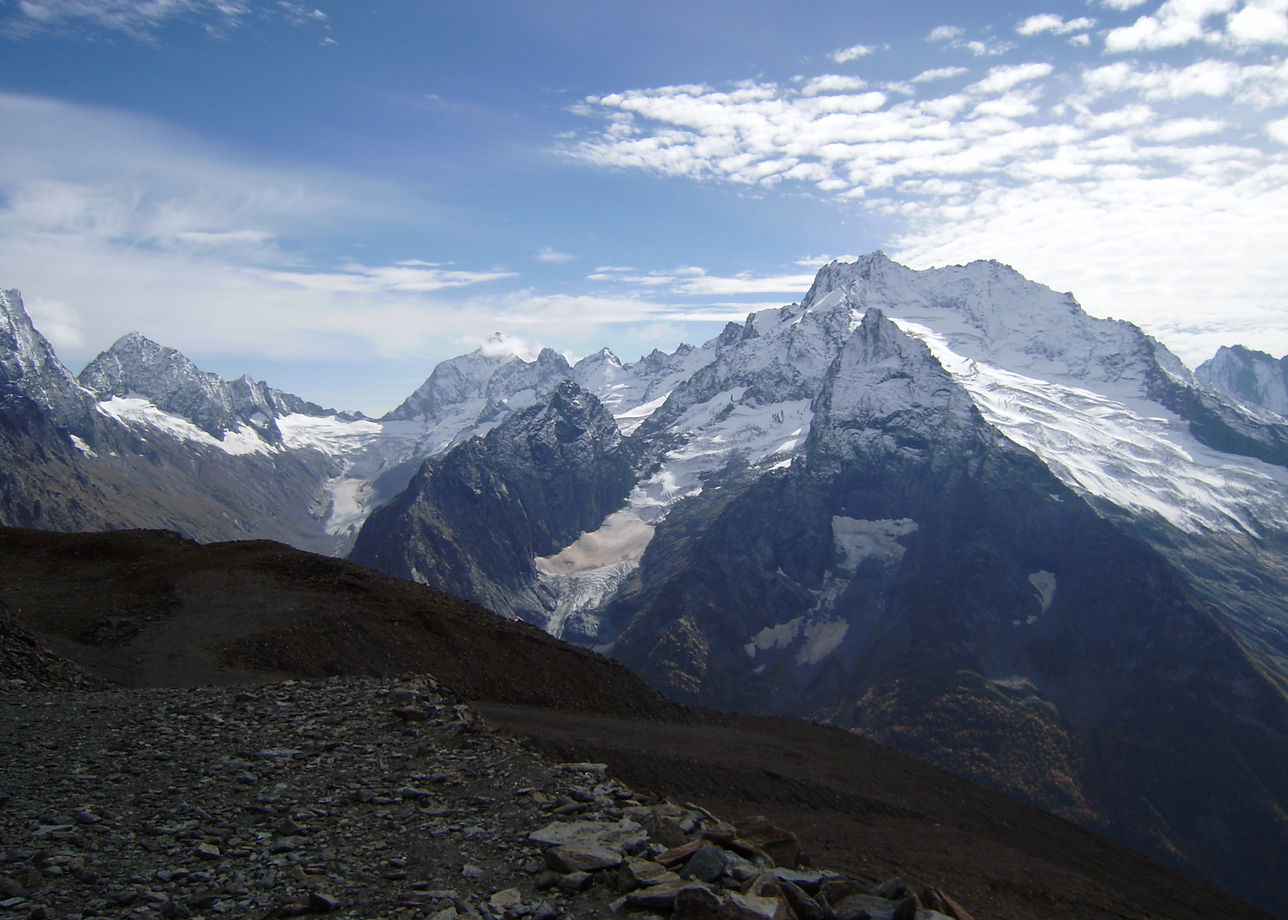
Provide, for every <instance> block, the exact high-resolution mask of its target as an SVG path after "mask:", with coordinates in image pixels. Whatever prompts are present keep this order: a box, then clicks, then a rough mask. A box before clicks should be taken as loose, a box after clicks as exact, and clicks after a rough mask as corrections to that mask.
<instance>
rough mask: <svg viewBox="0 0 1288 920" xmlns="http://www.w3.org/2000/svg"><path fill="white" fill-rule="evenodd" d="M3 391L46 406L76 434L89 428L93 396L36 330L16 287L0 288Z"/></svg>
mask: <svg viewBox="0 0 1288 920" xmlns="http://www.w3.org/2000/svg"><path fill="white" fill-rule="evenodd" d="M5 394H11V395H14V396H21V397H26V398H29V399H32V400H35V401H36V402H37V403H39V404H40V405H43V406H47V407H48V408H49V409H50V410H51V411H52V412H53V414H54V418H55V420H56V421H57V423H58V424H60V425H62V426H64V427H66V428H68V429H71V430H73V431H75V432H77V433H78V434H85V433H86V431H87V430H88V424H89V405H90V403H91V402H92V401H93V400H92V396H91V395H90V394H89V393H88V392H86V391H85V389H84V388H83V387H81V386H80V385H79V384H78V383H77V382H76V379H75V378H74V377H73V376H72V375H71V374H70V373H69V372H68V370H67V369H66V368H65V367H63V364H62V362H61V361H59V360H58V356H57V355H55V354H54V348H53V346H52V345H50V344H49V341H48V340H47V339H46V338H45V337H44V336H43V335H41V334H40V332H38V331H37V330H36V327H35V326H34V325H33V324H32V322H31V317H29V316H28V315H27V310H26V307H25V306H24V305H23V302H22V294H21V292H19V291H16V290H7V291H0V396H3V395H5Z"/></svg>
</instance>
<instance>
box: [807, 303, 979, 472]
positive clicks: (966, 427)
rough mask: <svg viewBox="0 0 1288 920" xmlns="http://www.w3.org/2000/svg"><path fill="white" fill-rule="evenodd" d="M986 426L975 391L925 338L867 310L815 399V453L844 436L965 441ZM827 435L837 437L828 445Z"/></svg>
mask: <svg viewBox="0 0 1288 920" xmlns="http://www.w3.org/2000/svg"><path fill="white" fill-rule="evenodd" d="M982 426H983V420H982V418H980V416H979V413H978V411H977V410H976V408H975V404H974V402H973V400H972V399H971V397H970V394H969V393H967V392H966V390H965V389H963V388H962V386H961V385H960V384H958V383H957V382H956V381H955V380H954V379H953V378H952V375H951V374H949V373H948V371H946V370H945V369H944V367H943V365H941V364H940V363H939V361H938V360H937V359H936V358H935V356H934V355H933V354H932V353H931V351H930V349H929V348H928V347H927V346H926V344H925V343H924V342H922V341H920V340H919V339H915V338H913V337H912V336H910V335H908V334H907V333H905V332H903V331H902V330H901V329H900V328H899V327H898V326H897V325H895V324H894V323H893V322H892V321H891V320H890V319H889V318H888V317H886V315H885V314H884V313H883V312H882V311H881V310H878V309H876V308H872V309H869V310H868V312H867V313H865V314H864V316H863V320H862V321H861V322H860V323H859V326H858V328H857V329H855V330H854V333H853V334H852V335H851V336H850V337H849V339H848V340H847V341H846V343H845V345H844V346H843V347H842V348H841V351H840V354H838V355H837V357H836V360H835V361H834V362H833V363H832V366H831V367H830V368H829V370H828V374H827V379H826V382H825V384H824V386H823V388H822V390H821V391H820V392H819V395H818V397H817V399H816V400H815V402H814V423H813V426H812V430H811V448H810V451H809V452H810V453H811V454H818V453H819V452H820V448H822V447H825V446H826V447H830V448H831V449H830V450H826V451H823V452H824V453H827V454H829V455H830V454H835V453H836V449H837V448H838V447H839V446H840V444H841V443H847V444H851V445H852V446H858V445H859V444H860V442H872V443H871V445H870V446H871V447H873V449H878V448H879V450H878V452H880V450H886V449H889V448H890V447H894V446H908V445H912V446H914V447H925V446H929V445H932V444H936V445H945V444H949V443H953V442H956V441H960V440H961V439H962V438H963V437H965V436H966V435H967V434H969V433H972V432H977V431H979V430H980V429H981V427H982ZM825 442H834V443H831V444H826V443H825Z"/></svg>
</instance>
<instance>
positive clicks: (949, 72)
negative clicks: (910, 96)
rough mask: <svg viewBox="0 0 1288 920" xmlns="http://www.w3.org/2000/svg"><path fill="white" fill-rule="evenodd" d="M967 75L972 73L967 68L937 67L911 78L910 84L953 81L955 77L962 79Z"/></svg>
mask: <svg viewBox="0 0 1288 920" xmlns="http://www.w3.org/2000/svg"><path fill="white" fill-rule="evenodd" d="M966 73H970V69H969V68H966V67H935V68H932V69H930V70H923V71H922V72H921V73H919V74H917V75H916V76H915V77H913V78H911V80H909V82H910V83H931V82H933V81H935V80H951V79H952V78H953V77H960V76H961V75H962V74H966Z"/></svg>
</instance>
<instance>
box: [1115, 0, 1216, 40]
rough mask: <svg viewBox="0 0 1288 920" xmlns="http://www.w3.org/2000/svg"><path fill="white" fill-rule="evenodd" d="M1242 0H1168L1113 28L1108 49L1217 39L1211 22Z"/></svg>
mask: <svg viewBox="0 0 1288 920" xmlns="http://www.w3.org/2000/svg"><path fill="white" fill-rule="evenodd" d="M1237 2H1238V0H1167V2H1166V3H1164V4H1163V5H1162V6H1160V7H1159V8H1158V10H1157V12H1156V14H1155V15H1153V16H1141V17H1140V18H1139V19H1137V20H1136V21H1135V22H1134V23H1132V24H1131V25H1130V26H1122V27H1120V28H1117V29H1111V30H1110V31H1109V33H1108V34H1107V35H1106V36H1105V50H1106V51H1109V52H1111V53H1120V52H1128V51H1149V50H1157V49H1159V48H1172V47H1176V46H1178V45H1186V44H1189V43H1190V42H1195V41H1215V40H1216V39H1218V38H1219V37H1220V34H1219V33H1216V32H1210V31H1208V29H1207V22H1208V20H1209V19H1212V18H1213V17H1215V16H1218V15H1220V14H1222V13H1227V12H1229V11H1230V10H1231V9H1233V8H1234V6H1235V5H1236V3H1237Z"/></svg>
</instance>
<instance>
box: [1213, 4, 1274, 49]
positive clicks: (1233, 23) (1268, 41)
mask: <svg viewBox="0 0 1288 920" xmlns="http://www.w3.org/2000/svg"><path fill="white" fill-rule="evenodd" d="M1226 28H1227V31H1228V32H1229V35H1230V38H1231V39H1232V40H1233V41H1235V42H1236V43H1238V44H1240V45H1283V44H1288V9H1285V5H1284V4H1283V3H1273V2H1271V3H1248V4H1247V5H1246V6H1244V7H1243V9H1241V10H1239V11H1238V12H1237V13H1234V14H1232V15H1231V16H1230V18H1229V20H1228V23H1227V26H1226Z"/></svg>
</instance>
